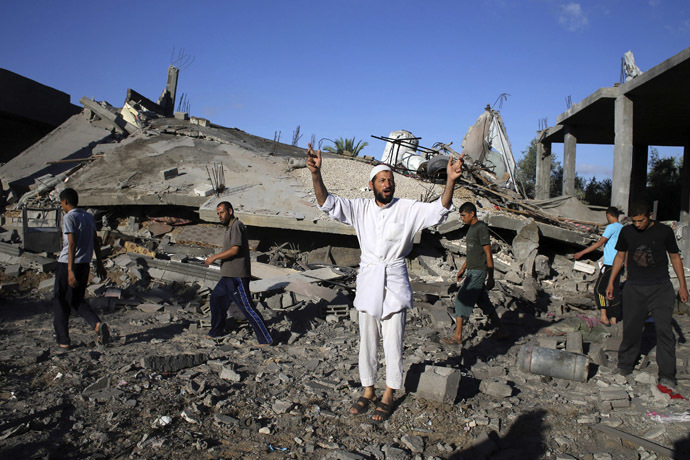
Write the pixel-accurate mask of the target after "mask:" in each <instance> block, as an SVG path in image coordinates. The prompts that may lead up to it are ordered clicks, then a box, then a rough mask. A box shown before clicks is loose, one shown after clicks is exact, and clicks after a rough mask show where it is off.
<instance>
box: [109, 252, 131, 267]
mask: <svg viewBox="0 0 690 460" xmlns="http://www.w3.org/2000/svg"><path fill="white" fill-rule="evenodd" d="M110 260H112V261H113V263H114V264H115V265H117V266H118V267H120V268H125V267H127V266H129V265H131V264H132V258H131V257H129V256H128V255H127V254H120V255H119V256H117V257H115V258H114V259H110Z"/></svg>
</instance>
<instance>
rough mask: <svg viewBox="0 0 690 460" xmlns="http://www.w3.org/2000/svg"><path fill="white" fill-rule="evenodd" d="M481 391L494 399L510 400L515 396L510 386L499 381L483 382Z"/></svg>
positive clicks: (480, 387) (480, 386) (480, 385)
mask: <svg viewBox="0 0 690 460" xmlns="http://www.w3.org/2000/svg"><path fill="white" fill-rule="evenodd" d="M479 391H481V392H482V393H484V394H485V395H489V396H493V397H494V398H509V397H510V396H512V394H513V389H512V388H511V387H510V385H508V384H506V383H503V382H500V381H498V380H493V381H492V380H482V382H481V383H480V384H479Z"/></svg>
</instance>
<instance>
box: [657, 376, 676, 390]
mask: <svg viewBox="0 0 690 460" xmlns="http://www.w3.org/2000/svg"><path fill="white" fill-rule="evenodd" d="M659 385H662V386H665V387H666V388H668V389H669V390H671V391H673V392H675V391H676V381H675V380H673V379H670V378H668V377H659Z"/></svg>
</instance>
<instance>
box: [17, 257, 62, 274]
mask: <svg viewBox="0 0 690 460" xmlns="http://www.w3.org/2000/svg"><path fill="white" fill-rule="evenodd" d="M19 263H20V265H21V266H22V267H24V268H30V269H31V270H37V271H39V272H41V273H48V272H54V271H55V270H57V264H58V262H57V260H55V259H50V258H48V257H43V256H39V255H38V254H31V253H29V252H25V253H23V254H22V256H21V258H20V261H19Z"/></svg>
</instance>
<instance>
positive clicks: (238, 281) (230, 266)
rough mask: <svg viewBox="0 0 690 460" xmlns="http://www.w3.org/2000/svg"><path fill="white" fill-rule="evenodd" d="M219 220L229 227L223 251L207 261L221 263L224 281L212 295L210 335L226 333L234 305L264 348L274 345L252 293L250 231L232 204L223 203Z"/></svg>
mask: <svg viewBox="0 0 690 460" xmlns="http://www.w3.org/2000/svg"><path fill="white" fill-rule="evenodd" d="M216 213H217V214H218V220H220V223H221V224H223V225H225V226H226V227H227V229H226V230H225V235H224V236H223V252H221V253H219V254H214V255H212V256H210V257H208V258H207V259H206V261H205V262H204V263H205V264H206V266H207V267H208V266H209V265H211V264H212V263H213V262H215V261H216V260H220V274H221V278H220V281H218V284H217V285H216V287H215V288H214V289H213V292H211V300H210V302H211V330H210V331H209V333H208V335H209V336H210V337H212V338H216V337H220V336H222V335H224V334H225V332H226V331H225V319H226V317H227V313H228V307H229V306H230V303H231V302H235V304H236V305H237V306H238V307H239V309H240V311H241V312H242V314H243V315H244V317H245V318H246V319H247V321H248V322H249V324H250V325H251V326H252V328H253V329H254V333H256V338H257V339H258V341H259V344H260V345H270V344H271V343H273V339H272V338H271V334H270V333H269V332H268V329H267V328H266V325H265V324H264V319H263V317H262V316H261V313H259V311H258V310H257V309H256V306H255V305H254V302H253V301H252V294H251V292H249V278H250V276H251V265H250V263H251V262H250V259H249V243H248V240H247V229H246V228H245V226H244V224H243V223H242V222H240V220H239V219H238V218H237V217H235V212H234V210H233V208H232V205H231V204H230V203H229V202H227V201H223V202H222V203H219V204H218V207H217V208H216Z"/></svg>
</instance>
